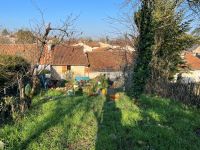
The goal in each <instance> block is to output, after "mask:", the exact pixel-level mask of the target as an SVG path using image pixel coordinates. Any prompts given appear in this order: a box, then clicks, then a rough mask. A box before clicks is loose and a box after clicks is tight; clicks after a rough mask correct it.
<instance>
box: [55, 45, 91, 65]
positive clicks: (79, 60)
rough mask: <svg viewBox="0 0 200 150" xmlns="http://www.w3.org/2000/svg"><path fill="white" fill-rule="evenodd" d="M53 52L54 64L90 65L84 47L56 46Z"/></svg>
mask: <svg viewBox="0 0 200 150" xmlns="http://www.w3.org/2000/svg"><path fill="white" fill-rule="evenodd" d="M52 54H53V55H52V65H74V66H88V60H87V56H86V54H85V53H84V52H83V47H80V46H56V47H55V48H54V50H53V53H52Z"/></svg>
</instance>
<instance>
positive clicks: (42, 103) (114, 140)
mask: <svg viewBox="0 0 200 150" xmlns="http://www.w3.org/2000/svg"><path fill="white" fill-rule="evenodd" d="M198 128H200V110H198V109H196V108H192V107H187V106H185V105H183V104H180V103H178V102H174V101H170V100H166V99H160V98H156V97H148V96H142V97H141V98H140V100H138V101H134V100H130V99H129V98H128V97H126V96H124V97H123V98H122V99H120V100H119V101H117V102H113V101H107V100H106V98H105V97H101V96H99V97H87V96H76V97H66V96H65V95H63V94H61V93H58V92H55V91H49V92H48V93H46V94H45V95H44V96H42V97H39V96H38V97H36V98H35V99H34V100H33V105H32V109H31V110H29V111H28V112H27V113H26V115H25V117H24V118H23V119H21V120H20V121H18V122H17V123H15V124H14V125H5V126H3V127H1V128H0V141H3V142H4V143H6V148H7V149H13V150H17V149H35V150H43V149H48V150H56V149H61V150H62V149H69V150H78V149H80V150H84V149H97V150H120V149H121V150H126V149H136V150H137V149H144V150H147V149H148V150H162V149H166V150H168V149H172V150H179V149H180V150H183V149H187V150H188V149H191V150H195V149H199V148H200V137H198V136H197V135H196V133H195V130H196V129H198Z"/></svg>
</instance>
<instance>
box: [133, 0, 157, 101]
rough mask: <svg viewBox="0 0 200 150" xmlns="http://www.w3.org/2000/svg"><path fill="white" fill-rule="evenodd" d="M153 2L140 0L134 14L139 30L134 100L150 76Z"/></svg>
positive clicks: (134, 75)
mask: <svg viewBox="0 0 200 150" xmlns="http://www.w3.org/2000/svg"><path fill="white" fill-rule="evenodd" d="M153 9H154V1H153V0H142V5H141V9H140V10H139V12H137V13H136V14H135V18H136V24H137V27H138V30H139V40H138V45H137V58H136V62H135V67H134V73H133V93H132V94H133V96H135V97H136V98H137V97H138V96H139V95H141V94H142V93H143V91H144V88H145V85H146V82H147V79H148V78H149V76H150V73H151V71H150V65H149V64H150V62H151V60H152V48H153V46H154V34H155V33H154V23H153Z"/></svg>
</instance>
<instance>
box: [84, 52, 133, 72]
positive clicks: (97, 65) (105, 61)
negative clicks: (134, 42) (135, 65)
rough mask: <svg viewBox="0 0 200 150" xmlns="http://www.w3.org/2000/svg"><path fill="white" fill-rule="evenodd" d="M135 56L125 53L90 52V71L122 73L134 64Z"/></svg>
mask: <svg viewBox="0 0 200 150" xmlns="http://www.w3.org/2000/svg"><path fill="white" fill-rule="evenodd" d="M132 58H133V54H132V53H127V52H126V53H125V52H119V51H117V52H113V51H112V52H111V51H96V52H88V60H89V64H90V71H120V70H122V68H123V67H124V65H126V64H130V63H131V62H132Z"/></svg>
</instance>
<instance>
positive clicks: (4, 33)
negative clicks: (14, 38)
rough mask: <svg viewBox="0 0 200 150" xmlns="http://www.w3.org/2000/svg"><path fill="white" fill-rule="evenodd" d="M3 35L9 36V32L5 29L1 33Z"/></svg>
mask: <svg viewBox="0 0 200 150" xmlns="http://www.w3.org/2000/svg"><path fill="white" fill-rule="evenodd" d="M1 35H3V36H6V35H9V32H8V30H7V29H3V30H2V32H1Z"/></svg>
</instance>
